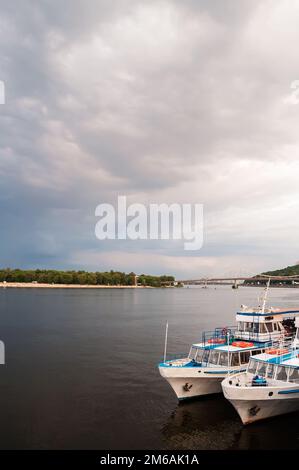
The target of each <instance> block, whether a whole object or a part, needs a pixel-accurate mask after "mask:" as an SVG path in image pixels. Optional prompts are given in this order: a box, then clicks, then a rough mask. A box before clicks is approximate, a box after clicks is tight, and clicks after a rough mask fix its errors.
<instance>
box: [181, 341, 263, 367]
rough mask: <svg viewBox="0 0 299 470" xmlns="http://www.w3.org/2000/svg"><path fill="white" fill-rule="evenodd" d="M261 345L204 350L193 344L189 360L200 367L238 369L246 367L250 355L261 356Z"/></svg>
mask: <svg viewBox="0 0 299 470" xmlns="http://www.w3.org/2000/svg"><path fill="white" fill-rule="evenodd" d="M263 351H264V347H263V346H262V345H257V344H254V345H252V346H249V347H237V346H232V345H229V346H228V345H221V346H216V347H214V348H210V349H206V348H204V347H203V345H202V343H199V344H193V345H192V346H191V349H190V352H189V356H188V358H189V360H190V361H192V362H193V363H195V364H197V365H199V366H201V367H216V366H217V367H219V366H221V367H240V366H242V365H244V366H246V365H247V364H248V362H249V359H250V357H251V356H252V355H255V354H261V353H262V352H263Z"/></svg>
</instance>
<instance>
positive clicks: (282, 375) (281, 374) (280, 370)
mask: <svg viewBox="0 0 299 470" xmlns="http://www.w3.org/2000/svg"><path fill="white" fill-rule="evenodd" d="M276 379H277V380H284V381H286V380H287V368H286V367H283V366H278V367H277V372H276Z"/></svg>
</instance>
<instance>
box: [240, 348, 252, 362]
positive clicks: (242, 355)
mask: <svg viewBox="0 0 299 470" xmlns="http://www.w3.org/2000/svg"><path fill="white" fill-rule="evenodd" d="M249 358H250V351H247V352H241V353H240V359H241V364H247V363H248V362H249Z"/></svg>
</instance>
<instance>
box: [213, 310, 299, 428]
mask: <svg viewBox="0 0 299 470" xmlns="http://www.w3.org/2000/svg"><path fill="white" fill-rule="evenodd" d="M296 327H297V332H296V336H295V339H294V342H293V344H292V346H291V347H289V348H287V347H286V346H285V345H284V344H283V343H280V344H279V343H278V345H277V347H271V348H268V349H266V351H265V353H263V354H259V355H256V356H254V357H251V358H250V362H249V364H248V367H247V370H246V372H243V373H238V374H235V375H232V376H230V377H227V378H225V379H224V380H223V382H222V389H223V393H224V396H225V398H227V399H228V400H229V401H230V403H231V404H232V405H233V407H234V408H235V410H236V411H237V413H238V414H239V416H240V418H241V420H242V422H243V424H249V423H253V422H255V421H259V420H262V419H266V418H270V417H272V416H277V415H281V414H285V413H290V412H292V411H297V410H299V349H298V345H299V318H296Z"/></svg>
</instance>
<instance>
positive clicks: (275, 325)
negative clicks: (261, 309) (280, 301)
mask: <svg viewBox="0 0 299 470" xmlns="http://www.w3.org/2000/svg"><path fill="white" fill-rule="evenodd" d="M273 331H278V325H277V323H273Z"/></svg>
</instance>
